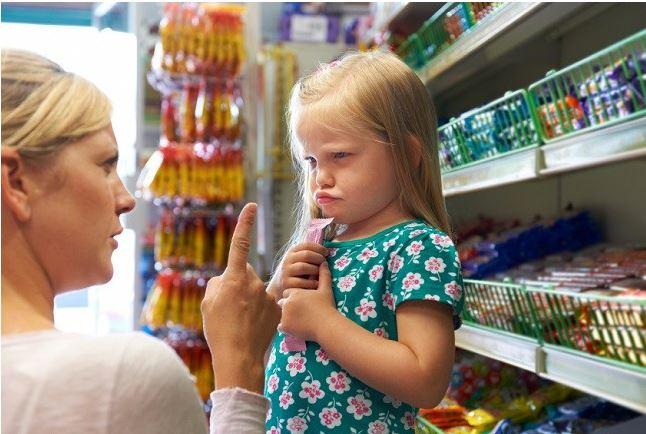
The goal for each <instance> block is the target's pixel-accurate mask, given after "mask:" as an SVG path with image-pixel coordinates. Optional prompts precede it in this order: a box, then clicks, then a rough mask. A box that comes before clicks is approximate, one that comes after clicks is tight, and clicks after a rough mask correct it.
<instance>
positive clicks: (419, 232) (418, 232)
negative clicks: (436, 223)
mask: <svg viewBox="0 0 646 434" xmlns="http://www.w3.org/2000/svg"><path fill="white" fill-rule="evenodd" d="M425 232H426V230H425V229H415V230H414V231H412V232H411V233H410V234H408V238H415V237H416V236H418V235H422V234H423V233H425Z"/></svg>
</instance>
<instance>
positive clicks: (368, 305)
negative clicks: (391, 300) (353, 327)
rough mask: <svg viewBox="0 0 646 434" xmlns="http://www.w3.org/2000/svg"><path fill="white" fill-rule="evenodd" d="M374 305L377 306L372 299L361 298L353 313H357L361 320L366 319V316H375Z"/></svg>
mask: <svg viewBox="0 0 646 434" xmlns="http://www.w3.org/2000/svg"><path fill="white" fill-rule="evenodd" d="M375 306H377V303H375V302H374V301H372V300H371V301H368V299H366V298H362V299H361V301H360V302H359V306H357V307H356V308H355V309H354V313H356V314H357V315H359V319H361V321H363V322H365V321H368V318H376V317H377V311H376V310H375Z"/></svg>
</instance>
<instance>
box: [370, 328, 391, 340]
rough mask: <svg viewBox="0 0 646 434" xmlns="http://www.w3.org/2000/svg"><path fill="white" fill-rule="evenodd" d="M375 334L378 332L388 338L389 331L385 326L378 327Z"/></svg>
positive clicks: (378, 334) (380, 335)
mask: <svg viewBox="0 0 646 434" xmlns="http://www.w3.org/2000/svg"><path fill="white" fill-rule="evenodd" d="M373 333H374V334H376V335H377V336H379V337H382V338H386V339H388V332H387V331H386V329H385V328H383V327H377V328H376V329H375V330H374V331H373Z"/></svg>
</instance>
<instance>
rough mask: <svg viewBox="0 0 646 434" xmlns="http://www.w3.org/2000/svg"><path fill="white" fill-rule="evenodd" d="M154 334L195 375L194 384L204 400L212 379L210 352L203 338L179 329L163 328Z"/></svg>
mask: <svg viewBox="0 0 646 434" xmlns="http://www.w3.org/2000/svg"><path fill="white" fill-rule="evenodd" d="M156 335H157V336H158V337H159V338H160V339H162V340H163V341H164V342H166V343H167V344H168V345H169V346H170V347H171V348H173V349H174V350H175V352H176V353H177V355H178V356H179V357H180V358H181V359H182V361H183V362H184V364H185V365H186V367H187V368H188V370H189V371H190V372H191V375H193V376H194V377H195V385H196V387H197V390H198V393H199V395H200V397H201V398H202V401H206V400H207V399H208V397H209V394H210V393H211V392H212V391H213V386H214V379H213V365H212V364H211V353H210V352H209V347H208V346H207V344H206V341H205V340H204V338H202V337H200V336H198V335H196V334H195V333H191V332H186V331H184V330H181V329H169V330H164V331H163V332H158V333H157V334H156Z"/></svg>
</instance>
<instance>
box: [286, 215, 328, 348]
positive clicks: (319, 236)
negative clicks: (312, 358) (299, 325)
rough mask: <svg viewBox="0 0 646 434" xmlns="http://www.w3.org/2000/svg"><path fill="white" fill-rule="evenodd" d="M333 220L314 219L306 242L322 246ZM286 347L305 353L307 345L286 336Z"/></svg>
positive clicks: (306, 236)
mask: <svg viewBox="0 0 646 434" xmlns="http://www.w3.org/2000/svg"><path fill="white" fill-rule="evenodd" d="M332 220H334V219H332V218H329V219H312V221H311V222H310V226H309V227H308V228H307V234H305V241H307V242H312V243H317V244H322V243H323V235H324V233H325V228H326V227H327V225H329V224H330V223H332ZM285 347H286V348H287V351H305V348H306V345H305V341H304V340H303V339H299V338H295V337H294V336H289V335H288V336H285Z"/></svg>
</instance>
